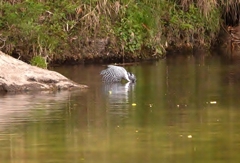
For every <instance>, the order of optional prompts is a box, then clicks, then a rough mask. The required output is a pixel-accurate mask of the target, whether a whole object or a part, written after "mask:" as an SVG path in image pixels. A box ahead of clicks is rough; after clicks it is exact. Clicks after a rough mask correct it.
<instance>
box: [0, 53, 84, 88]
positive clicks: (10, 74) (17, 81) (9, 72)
mask: <svg viewBox="0 0 240 163" xmlns="http://www.w3.org/2000/svg"><path fill="white" fill-rule="evenodd" d="M72 88H87V86H86V85H80V84H77V83H75V82H73V81H71V80H70V79H68V78H66V77H65V76H63V75H61V74H59V73H57V72H54V71H50V70H47V69H42V68H39V67H36V66H31V65H29V64H27V63H25V62H22V61H20V60H18V59H15V58H13V57H11V56H9V55H6V54H4V53H3V52H1V51H0V92H2V91H4V92H24V91H47V90H48V91H49V90H50V91H54V90H66V89H72Z"/></svg>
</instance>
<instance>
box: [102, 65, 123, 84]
mask: <svg viewBox="0 0 240 163" xmlns="http://www.w3.org/2000/svg"><path fill="white" fill-rule="evenodd" d="M125 72H126V70H125V69H124V68H123V67H120V66H114V65H109V66H108V68H107V69H105V70H102V71H101V73H100V74H101V75H102V79H103V81H105V82H120V81H121V80H122V78H123V77H124V73H125Z"/></svg>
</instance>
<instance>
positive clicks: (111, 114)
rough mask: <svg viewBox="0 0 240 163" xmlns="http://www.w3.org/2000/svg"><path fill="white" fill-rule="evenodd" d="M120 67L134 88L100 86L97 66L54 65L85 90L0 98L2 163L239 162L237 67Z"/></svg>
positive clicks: (211, 61)
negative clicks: (131, 76) (132, 77)
mask: <svg viewBox="0 0 240 163" xmlns="http://www.w3.org/2000/svg"><path fill="white" fill-rule="evenodd" d="M126 68H127V69H128V70H129V71H131V72H133V73H134V74H135V75H136V76H137V79H138V80H137V83H136V84H134V85H132V84H113V85H104V84H103V83H101V79H100V76H99V75H98V74H99V72H100V71H101V70H102V69H104V66H102V65H79V66H67V67H56V68H54V70H56V71H58V72H60V73H62V74H63V75H65V76H67V77H69V78H70V79H72V80H74V81H76V82H78V83H82V84H87V85H88V86H89V89H88V90H85V91H79V90H76V91H72V92H68V91H62V92H58V93H48V92H45V93H38V94H21V95H20V94H17V95H12V94H7V95H6V94H5V95H0V109H1V112H0V144H1V145H0V162H4V163H13V162H17V163H21V162H22V163H30V162H31V163H38V162H39V163H40V162H41V163H51V162H53V163H58V162H59V163H60V162H61V163H73V162H76V163H79V162H88V163H91V162H94V163H95V162H97V163H125V162H126V163H127V162H129V163H132V162H138V163H146V162H151V163H155V162H170V163H175V162H176V163H179V162H182V163H188V162H189V163H190V162H204V163H206V162H218V163H223V162H233V163H235V162H239V161H240V155H239V151H240V139H239V137H240V112H239V110H238V109H239V104H240V100H239V96H240V64H239V62H238V61H236V60H234V61H232V60H230V59H228V58H224V57H220V56H203V57H193V56H178V57H171V58H168V59H166V60H161V61H159V62H149V63H141V64H140V63H139V64H135V65H134V66H126Z"/></svg>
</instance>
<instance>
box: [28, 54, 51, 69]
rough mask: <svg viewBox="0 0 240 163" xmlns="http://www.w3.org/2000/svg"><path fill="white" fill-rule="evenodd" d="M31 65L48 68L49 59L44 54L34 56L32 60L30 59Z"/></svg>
mask: <svg viewBox="0 0 240 163" xmlns="http://www.w3.org/2000/svg"><path fill="white" fill-rule="evenodd" d="M30 63H31V65H33V66H37V67H40V68H47V61H46V59H45V58H44V57H42V56H39V55H38V56H34V57H33V58H32V59H31V61H30Z"/></svg>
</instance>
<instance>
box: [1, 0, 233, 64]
mask: <svg viewBox="0 0 240 163" xmlns="http://www.w3.org/2000/svg"><path fill="white" fill-rule="evenodd" d="M228 2H229V3H225V2H222V1H221V0H219V1H208V0H205V1H204V3H202V0H198V1H196V2H195V3H193V2H192V1H190V0H189V1H188V0H181V1H175V0H171V1H169V0H163V1H158V0H154V1H151V2H149V1H146V0H141V1H138V2H135V1H126V2H125V1H115V2H110V1H101V0H98V1H85V2H82V3H79V1H75V0H74V1H71V2H69V1H66V0H63V1H58V2H48V1H46V2H45V1H38V0H34V1H26V0H20V1H3V2H2V7H1V9H0V16H1V17H2V18H3V19H1V20H0V40H1V41H0V44H1V45H0V48H1V49H0V50H1V51H3V52H5V53H7V54H9V55H11V56H13V57H15V58H18V59H20V60H23V61H25V62H28V63H32V64H34V65H37V64H39V63H36V62H38V60H37V59H36V57H38V58H39V57H42V58H45V61H47V62H49V63H51V64H64V63H66V64H70V63H71V64H74V63H83V62H133V61H143V60H153V59H160V58H164V57H165V55H166V53H167V51H169V50H172V49H178V50H179V49H180V50H181V49H190V50H192V49H196V48H199V47H200V48H201V49H210V48H211V47H212V46H214V45H215V44H216V42H217V38H218V35H219V31H220V27H221V25H220V22H223V21H225V22H224V23H225V24H226V22H230V19H229V13H227V12H229V9H231V11H235V12H237V10H236V8H237V7H236V6H235V9H234V5H235V4H237V2H234V1H228ZM230 4H231V5H230ZM226 8H227V9H228V10H227V9H226ZM224 9H226V10H224ZM231 13H232V14H233V15H234V13H233V12H231ZM224 14H226V15H228V16H224ZM235 15H238V14H235ZM232 19H234V20H235V18H234V17H231V20H232ZM235 23H236V22H235ZM231 25H233V24H231Z"/></svg>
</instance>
